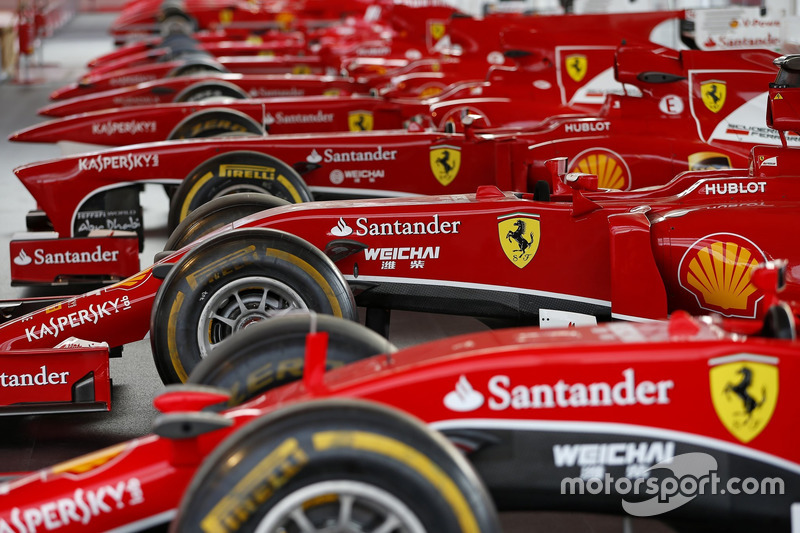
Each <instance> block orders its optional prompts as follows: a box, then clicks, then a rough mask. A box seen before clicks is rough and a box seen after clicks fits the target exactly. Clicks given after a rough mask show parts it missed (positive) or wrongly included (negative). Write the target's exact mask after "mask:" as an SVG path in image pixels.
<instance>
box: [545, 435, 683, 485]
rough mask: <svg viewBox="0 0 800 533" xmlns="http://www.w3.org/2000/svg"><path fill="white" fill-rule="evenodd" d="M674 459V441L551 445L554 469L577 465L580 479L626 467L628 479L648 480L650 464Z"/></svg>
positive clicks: (596, 476) (600, 476)
mask: <svg viewBox="0 0 800 533" xmlns="http://www.w3.org/2000/svg"><path fill="white" fill-rule="evenodd" d="M674 456H675V443H674V442H661V441H656V442H609V443H605V442H604V443H600V444H556V445H554V446H553V461H554V463H555V466H556V467H558V468H565V467H575V466H579V467H580V468H581V476H580V477H581V478H582V479H591V478H602V477H603V476H604V475H605V473H606V467H607V466H625V467H626V469H625V477H627V478H631V479H633V478H647V477H649V476H650V472H649V469H650V467H651V466H652V465H654V464H656V463H661V462H664V463H669V462H671V461H672V458H673V457H674Z"/></svg>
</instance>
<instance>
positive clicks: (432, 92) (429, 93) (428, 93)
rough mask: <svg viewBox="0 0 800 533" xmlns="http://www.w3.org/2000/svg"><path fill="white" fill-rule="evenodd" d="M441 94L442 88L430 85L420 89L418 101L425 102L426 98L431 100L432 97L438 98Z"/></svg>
mask: <svg viewBox="0 0 800 533" xmlns="http://www.w3.org/2000/svg"><path fill="white" fill-rule="evenodd" d="M440 94H442V88H441V87H438V86H434V85H430V86H428V87H425V88H424V89H422V90H421V91H420V93H419V99H420V100H425V99H426V98H433V97H434V96H438V95H440Z"/></svg>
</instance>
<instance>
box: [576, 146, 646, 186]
mask: <svg viewBox="0 0 800 533" xmlns="http://www.w3.org/2000/svg"><path fill="white" fill-rule="evenodd" d="M567 172H583V173H585V174H595V175H596V176H597V185H598V187H600V188H601V189H623V190H625V189H630V187H631V171H630V169H629V168H628V164H627V163H626V162H625V160H624V159H622V157H621V156H620V155H619V154H618V153H616V152H612V151H611V150H606V149H604V148H591V149H589V150H584V151H583V152H581V153H579V154H578V155H577V156H575V157H574V158H573V159H572V163H571V164H570V166H569V170H568V171H567Z"/></svg>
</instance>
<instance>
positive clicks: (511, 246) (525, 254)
mask: <svg viewBox="0 0 800 533" xmlns="http://www.w3.org/2000/svg"><path fill="white" fill-rule="evenodd" d="M497 231H498V235H499V237H500V246H501V247H502V248H503V252H504V253H505V254H506V257H507V258H508V260H509V261H511V262H512V263H513V264H514V265H516V266H517V267H519V268H524V267H526V266H527V265H528V263H530V262H531V259H533V256H534V255H536V250H538V249H539V241H540V240H541V231H540V229H539V218H538V217H537V216H536V215H531V214H528V213H514V214H512V215H506V216H503V217H498V218H497Z"/></svg>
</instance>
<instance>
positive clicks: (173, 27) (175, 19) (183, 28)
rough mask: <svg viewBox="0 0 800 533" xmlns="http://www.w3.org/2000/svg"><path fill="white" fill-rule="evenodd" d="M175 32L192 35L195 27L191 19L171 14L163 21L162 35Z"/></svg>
mask: <svg viewBox="0 0 800 533" xmlns="http://www.w3.org/2000/svg"><path fill="white" fill-rule="evenodd" d="M173 33H180V34H181V35H191V34H192V33H194V27H193V26H192V23H191V21H189V20H187V19H186V18H184V17H181V16H175V15H173V16H169V17H167V18H165V19H164V21H163V22H162V23H161V35H162V36H167V35H171V34H173Z"/></svg>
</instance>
